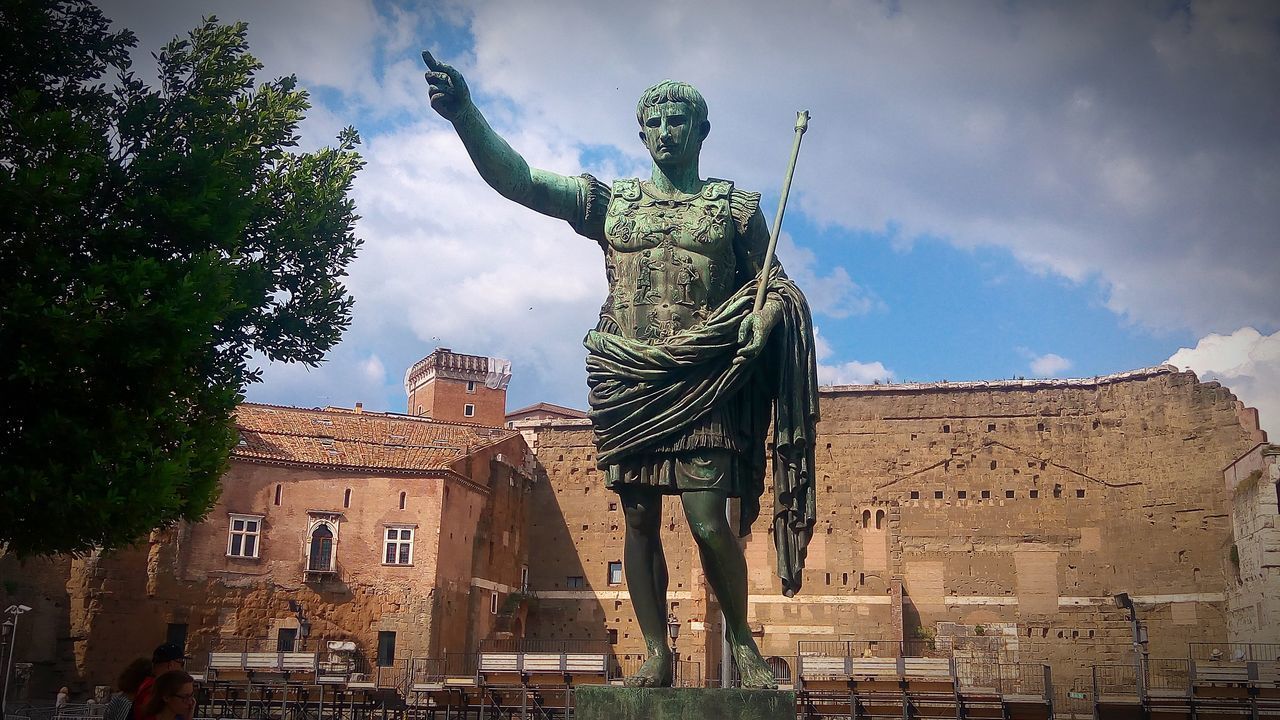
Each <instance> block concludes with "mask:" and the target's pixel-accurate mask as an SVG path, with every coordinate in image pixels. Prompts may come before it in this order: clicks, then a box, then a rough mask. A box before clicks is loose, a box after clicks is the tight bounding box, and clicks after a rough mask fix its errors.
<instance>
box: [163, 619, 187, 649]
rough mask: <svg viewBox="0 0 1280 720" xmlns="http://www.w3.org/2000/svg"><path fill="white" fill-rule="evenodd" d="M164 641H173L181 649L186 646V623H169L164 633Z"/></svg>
mask: <svg viewBox="0 0 1280 720" xmlns="http://www.w3.org/2000/svg"><path fill="white" fill-rule="evenodd" d="M164 641H165V642H167V643H173V644H174V645H177V646H178V647H180V648H182V649H184V650H185V649H186V647H187V624H186V623H169V627H168V628H166V630H165V633H164Z"/></svg>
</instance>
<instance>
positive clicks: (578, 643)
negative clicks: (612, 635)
mask: <svg viewBox="0 0 1280 720" xmlns="http://www.w3.org/2000/svg"><path fill="white" fill-rule="evenodd" d="M480 652H482V653H583V654H590V655H612V654H613V646H612V645H610V644H609V641H608V640H550V639H536V638H534V639H530V638H512V639H507V640H501V639H493V638H490V639H486V640H481V641H480Z"/></svg>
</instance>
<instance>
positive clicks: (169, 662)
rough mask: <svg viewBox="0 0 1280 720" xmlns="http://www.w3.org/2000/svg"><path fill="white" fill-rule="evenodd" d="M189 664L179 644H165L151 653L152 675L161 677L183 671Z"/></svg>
mask: <svg viewBox="0 0 1280 720" xmlns="http://www.w3.org/2000/svg"><path fill="white" fill-rule="evenodd" d="M186 664H187V656H186V655H185V654H184V653H183V652H182V647H181V646H179V645H178V644H177V643H165V644H163V645H161V646H160V647H158V648H156V651H155V652H153V653H151V674H152V675H155V676H156V677H159V676H161V675H163V674H164V673H167V672H169V671H170V670H181V669H182V668H183V667H184V666H186Z"/></svg>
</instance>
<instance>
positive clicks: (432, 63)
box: [422, 50, 440, 71]
mask: <svg viewBox="0 0 1280 720" xmlns="http://www.w3.org/2000/svg"><path fill="white" fill-rule="evenodd" d="M422 62H424V63H426V64H427V67H429V68H431V69H432V70H436V71H439V70H440V63H439V62H438V61H437V60H436V59H435V58H434V57H432V56H431V51H430V50H423V51H422Z"/></svg>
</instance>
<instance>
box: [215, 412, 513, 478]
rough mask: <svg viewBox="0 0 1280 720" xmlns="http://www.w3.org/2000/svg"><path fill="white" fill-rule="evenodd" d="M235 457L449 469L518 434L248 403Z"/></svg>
mask: <svg viewBox="0 0 1280 720" xmlns="http://www.w3.org/2000/svg"><path fill="white" fill-rule="evenodd" d="M235 422H236V429H237V430H238V431H239V433H240V444H239V445H238V446H236V448H235V449H234V450H232V453H231V455H232V457H233V458H242V459H246V460H260V461H276V462H286V463H305V464H309V465H330V466H335V467H344V468H353V467H355V468H370V469H381V470H397V471H410V472H431V471H443V470H449V469H450V467H451V466H452V465H453V463H454V462H456V461H458V460H460V459H462V458H463V457H465V456H466V455H468V454H470V453H471V452H474V451H475V450H477V449H479V448H482V447H485V446H488V445H492V444H493V443H496V442H501V441H502V440H506V439H507V438H509V437H512V436H514V435H516V434H517V433H516V432H514V431H511V430H504V429H501V428H492V427H486V426H483V425H469V424H466V423H451V422H440V421H437V420H430V419H428V418H417V417H411V416H408V415H393V414H389V413H376V412H355V411H352V410H341V409H334V408H328V409H325V410H318V409H317V410H306V409H303V408H295V407H284V406H278V405H259V404H256V403H244V404H242V405H240V407H239V408H237V409H236V417H235Z"/></svg>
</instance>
